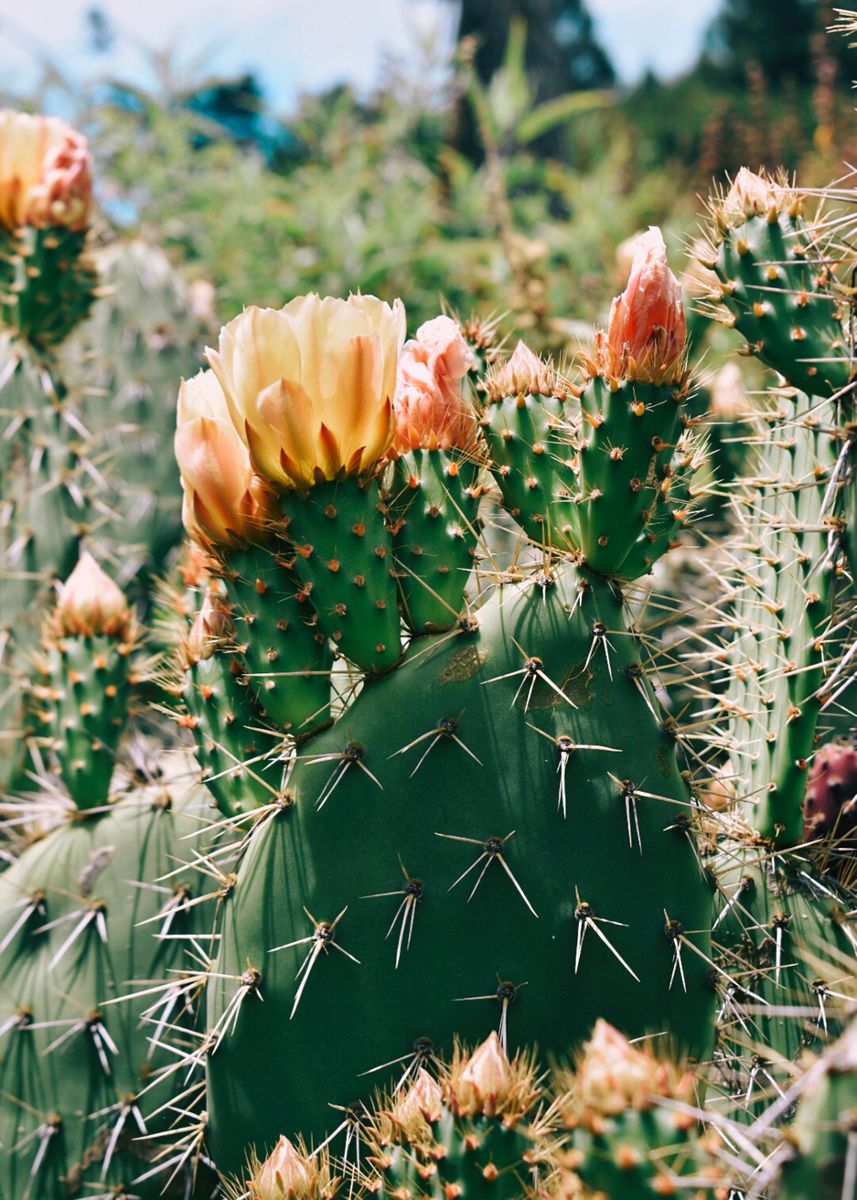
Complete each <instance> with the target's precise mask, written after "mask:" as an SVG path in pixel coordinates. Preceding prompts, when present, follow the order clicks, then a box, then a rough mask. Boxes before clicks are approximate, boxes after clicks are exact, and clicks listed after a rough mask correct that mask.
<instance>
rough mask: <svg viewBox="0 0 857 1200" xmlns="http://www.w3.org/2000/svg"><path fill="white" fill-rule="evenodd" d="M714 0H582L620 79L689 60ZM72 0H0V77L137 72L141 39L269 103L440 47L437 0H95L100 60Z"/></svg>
mask: <svg viewBox="0 0 857 1200" xmlns="http://www.w3.org/2000/svg"><path fill="white" fill-rule="evenodd" d="M718 6H719V0H590V9H591V11H592V13H593V15H594V16H595V18H596V21H597V24H598V29H599V34H600V36H601V38H602V40H603V41H604V43H605V45H606V46H607V47H608V48H609V50H610V53H611V55H612V56H613V60H614V62H615V64H616V66H617V68H618V69H619V72H620V74H621V76H622V77H623V78H624V79H626V80H633V79H635V78H637V77H639V75H640V74H641V73H642V72H643V70H645V68H646V67H648V66H651V67H654V68H655V69H656V70H657V71H658V72H659V73H661V74H664V75H672V74H676V73H678V72H680V71H681V70H683V69H684V68H685V67H686V66H688V65H689V64H690V63H691V62H692V60H693V58H694V56H695V54H696V52H697V50H698V47H699V42H700V37H701V35H702V32H703V30H704V29H705V27H706V25H707V24H708V22H709V21H710V19H711V17H712V15H713V14H714V12H715V11H716V9H717V8H718ZM88 7H90V4H88V3H86V2H85V0H84V2H81V0H26V3H25V4H21V3H20V0H15V2H14V3H13V0H0V84H2V85H3V86H4V87H11V88H19V89H20V90H26V89H27V86H28V84H29V83H31V82H32V80H33V79H34V77H35V71H34V65H33V64H34V61H35V58H36V56H38V55H48V56H50V57H51V58H52V59H53V60H54V61H56V62H57V64H58V65H59V66H60V67H61V69H62V70H64V71H65V72H66V73H68V74H71V75H72V76H89V75H92V74H93V73H103V72H106V71H108V70H109V71H110V72H111V73H121V74H122V75H123V76H128V75H130V76H131V77H132V78H135V79H137V80H139V81H140V82H144V81H145V66H144V65H143V64H144V63H145V61H146V54H145V48H146V47H149V48H152V49H156V50H157V49H162V48H163V47H165V46H172V47H176V48H177V49H178V51H179V54H178V58H179V61H180V62H182V63H184V64H188V65H189V64H190V63H191V62H192V61H193V60H194V59H196V58H197V57H198V58H199V59H200V60H201V61H202V62H204V64H205V66H206V68H207V69H208V70H211V71H220V72H223V73H224V74H235V73H237V72H238V71H243V70H254V71H256V72H257V73H258V75H259V76H260V78H261V79H262V81H263V83H264V85H265V88H266V91H267V94H268V96H269V98H270V99H271V101H272V103H273V104H274V105H275V106H276V107H277V108H280V109H288V107H289V106H290V104H291V102H292V101H293V100H294V97H295V95H296V94H297V93H298V92H299V91H307V90H314V89H316V88H319V87H323V86H325V85H328V84H331V83H334V82H339V81H340V80H343V79H347V80H351V81H353V82H354V83H356V84H357V85H358V86H360V87H365V88H368V87H371V85H372V83H373V82H374V81H375V80H376V79H377V77H378V74H379V71H380V68H381V65H382V63H383V61H384V57H385V55H388V54H390V53H393V54H396V55H398V56H400V57H403V58H405V59H406V60H408V59H410V60H411V61H416V55H415V49H414V48H415V47H416V46H417V45H418V43H419V41H420V39H424V40H428V41H436V42H439V43H441V44H446V43H447V42H448V39H449V38H450V36H451V31H452V29H453V28H454V7H455V6H454V4H451V3H447V2H445V0H233V2H232V3H225V2H224V0H102V3H101V7H102V8H103V9H104V10H105V11H106V12H107V13H108V14H109V16H110V18H111V20H112V21H113V22H114V24H115V25H116V27H117V28H118V29H120V30H121V31H122V34H123V37H122V39H121V42H120V44H119V48H118V49H117V50H115V51H114V52H113V53H112V54H111V56H110V57H109V58H106V59H105V58H94V57H93V56H92V55H91V54H89V53H88V52H87V48H86V38H85V35H84V24H83V16H82V14H83V12H84V11H85V10H86V8H88Z"/></svg>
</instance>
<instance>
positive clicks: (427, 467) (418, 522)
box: [388, 449, 482, 634]
mask: <svg viewBox="0 0 857 1200" xmlns="http://www.w3.org/2000/svg"><path fill="white" fill-rule="evenodd" d="M480 473H481V469H480V465H479V464H478V463H476V462H473V461H470V460H468V459H467V458H465V457H463V456H462V455H461V454H460V453H459V454H455V452H450V451H446V450H440V449H434V450H420V449H416V450H409V451H408V452H407V453H406V454H403V455H401V457H399V458H398V459H397V460H396V462H395V464H394V467H393V481H392V487H391V494H390V499H389V502H388V507H389V512H390V518H391V520H392V522H393V530H394V532H393V546H394V550H395V558H396V571H397V574H398V577H399V594H400V598H401V605H402V612H403V616H404V620H405V624H406V625H407V627H408V629H410V630H411V632H412V633H415V634H421V633H436V632H439V631H442V630H444V629H452V628H453V626H454V625H455V624H456V623H457V621H458V619H459V617H460V616H461V612H462V609H463V607H464V594H465V591H466V589H467V584H468V581H469V579H470V573H471V571H472V569H473V560H474V557H475V555H476V547H477V542H478V538H479V517H478V509H479V498H480V495H481V492H482V489H481V487H480V485H479V482H478V481H479V475H480Z"/></svg>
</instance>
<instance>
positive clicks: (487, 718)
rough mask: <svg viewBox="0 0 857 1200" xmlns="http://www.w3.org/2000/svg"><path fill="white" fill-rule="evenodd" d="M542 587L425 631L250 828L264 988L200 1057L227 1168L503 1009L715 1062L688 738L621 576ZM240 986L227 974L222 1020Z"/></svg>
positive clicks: (240, 884)
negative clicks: (601, 1020)
mask: <svg viewBox="0 0 857 1200" xmlns="http://www.w3.org/2000/svg"><path fill="white" fill-rule="evenodd" d="M529 582H530V581H527V580H525V581H524V583H525V584H527V583H529ZM542 583H543V586H540V587H530V586H522V587H520V588H519V587H517V586H515V585H508V586H507V587H506V588H501V589H499V591H498V592H496V593H495V594H494V596H493V597H492V598H491V599H490V600H489V601H488V602H487V603H486V604H485V605H484V606H483V608H482V609H481V610H480V612H479V615H478V623H477V622H474V621H469V622H467V623H466V625H465V626H464V627H462V629H461V631H460V632H459V633H457V634H441V635H437V636H436V637H425V638H416V639H414V641H413V642H412V643H411V646H410V647H409V649H408V651H407V653H406V656H405V658H404V661H403V663H402V664H401V666H400V667H399V668H398V669H397V670H396V671H394V672H391V673H389V674H387V675H385V676H383V677H381V678H379V679H375V680H370V681H368V682H367V683H366V684H365V685H364V687H363V690H362V691H361V693H360V695H359V696H358V697H357V699H356V700H355V702H354V703H353V705H352V706H351V707H350V708H348V709H347V710H346V712H345V713H344V715H343V716H342V718H341V719H340V720H339V721H338V722H337V723H336V724H335V725H334V726H333V728H332V729H330V730H328V731H326V732H322V733H320V734H318V735H317V736H315V737H314V738H312V739H310V740H309V741H308V742H307V743H306V744H305V745H304V746H302V747H301V748H300V753H299V756H298V761H297V763H296V765H295V769H294V771H293V773H292V775H291V777H290V781H289V786H290V789H291V790H292V792H293V795H294V802H293V803H292V804H291V805H290V806H289V807H288V808H287V809H284V810H283V811H282V812H281V813H279V814H278V815H276V816H275V817H274V818H273V823H267V822H266V824H265V830H266V832H265V834H264V837H251V838H250V839H249V845H248V848H247V850H246V853H245V856H244V857H243V859H242V861H241V863H240V865H239V868H238V879H237V883H236V886H235V888H234V891H233V893H232V895H231V897H230V899H229V901H228V902H227V904H226V907H225V909H224V922H223V926H222V939H221V949H220V961H219V965H218V971H219V972H221V973H222V976H221V977H223V978H225V977H232V976H234V975H236V974H240V972H242V971H245V970H247V969H248V964H249V967H251V968H252V969H253V970H254V971H256V972H258V973H259V975H260V981H259V993H260V996H261V997H262V999H263V1000H264V1003H259V1002H258V1001H257V1000H256V999H254V998H253V997H252V996H250V997H248V998H247V999H246V1000H244V1001H243V1003H242V1006H241V1011H240V1013H239V1014H238V1015H237V1018H236V1020H235V1023H234V1029H233V1031H232V1032H231V1035H230V1036H229V1037H227V1038H224V1039H223V1041H222V1042H221V1044H220V1046H219V1048H218V1049H217V1052H216V1053H215V1054H214V1055H213V1056H211V1058H210V1060H209V1100H208V1111H209V1113H210V1117H211V1129H212V1138H213V1143H212V1144H213V1149H214V1154H215V1157H216V1159H217V1161H218V1162H219V1163H220V1165H221V1168H222V1169H224V1170H226V1171H237V1170H240V1168H241V1165H242V1163H243V1160H244V1155H245V1151H246V1148H247V1147H248V1146H250V1145H252V1144H254V1143H255V1145H256V1148H257V1151H258V1152H259V1153H260V1154H261V1153H263V1152H264V1151H266V1150H268V1149H270V1147H271V1146H273V1144H274V1142H275V1141H276V1138H277V1137H278V1136H279V1135H280V1134H281V1133H283V1132H285V1133H286V1134H287V1135H291V1133H293V1132H295V1131H298V1130H299V1131H301V1132H302V1133H303V1134H304V1136H306V1137H312V1138H319V1137H322V1136H323V1135H324V1132H325V1131H326V1130H327V1129H328V1128H329V1123H330V1120H331V1117H330V1108H329V1106H330V1105H331V1104H333V1105H337V1104H339V1105H348V1104H350V1103H351V1102H352V1101H353V1100H355V1099H359V1098H360V1096H361V1095H363V1094H365V1089H366V1087H367V1085H369V1084H377V1085H379V1086H382V1087H383V1086H385V1085H386V1084H387V1083H395V1081H396V1080H397V1079H399V1078H400V1077H401V1075H402V1073H403V1072H404V1071H405V1070H406V1068H407V1067H408V1064H409V1063H416V1065H421V1064H422V1060H423V1058H424V1057H425V1055H426V1054H429V1053H438V1054H441V1055H443V1054H449V1053H450V1052H451V1050H452V1044H453V1039H454V1035H457V1036H459V1037H461V1038H466V1039H469V1040H470V1041H471V1042H473V1041H476V1040H478V1039H479V1038H480V1037H484V1036H485V1033H486V1031H487V1029H490V1028H491V1026H492V1025H493V1024H494V1023H495V1022H496V1023H499V1022H500V1021H501V1020H503V1021H505V1020H506V1018H507V1014H508V1025H509V1038H510V1039H511V1040H512V1041H513V1043H514V1044H516V1045H524V1044H538V1045H539V1047H540V1048H541V1049H542V1050H543V1051H544V1052H545V1053H546V1054H550V1053H564V1052H567V1051H568V1049H569V1047H571V1046H573V1045H575V1044H577V1043H579V1042H580V1041H582V1040H583V1039H584V1038H585V1037H586V1036H587V1035H588V1033H589V1031H590V1030H591V1028H592V1025H593V1023H594V1022H595V1020H596V1019H597V1018H598V1017H600V1016H606V1017H607V1018H608V1019H609V1020H611V1021H612V1022H613V1023H614V1024H616V1025H617V1026H618V1027H619V1028H621V1029H623V1030H625V1031H626V1032H628V1033H629V1034H630V1035H632V1036H640V1035H643V1034H645V1033H646V1032H651V1031H653V1030H661V1029H669V1030H670V1031H671V1033H672V1036H673V1038H674V1039H675V1042H676V1044H677V1045H682V1046H684V1047H686V1048H689V1049H691V1050H693V1052H694V1053H696V1054H698V1055H702V1054H704V1053H705V1052H706V1048H707V1042H708V1037H709V1033H710V1029H711V1025H710V1013H711V1006H712V1002H713V997H714V991H713V988H712V984H711V979H710V976H711V973H712V965H711V959H710V953H711V952H710V948H709V943H708V935H707V929H708V928H709V925H710V915H709V914H710V904H711V890H710V884H709V882H708V881H707V880H706V879H705V878H704V877H703V875H702V873H701V871H700V867H699V864H698V862H697V860H696V858H695V855H694V850H693V847H692V845H691V842H690V840H689V837H688V831H687V825H688V822H687V821H686V820H682V818H683V817H686V816H687V815H688V812H687V810H688V805H689V803H690V798H689V795H688V793H687V791H686V789H685V785H684V782H683V780H682V778H681V776H680V774H679V772H678V769H677V766H676V761H675V742H674V739H673V737H672V735H671V733H670V731H669V729H668V728H666V727H665V725H664V724H663V723H662V722H661V721H660V719H659V718H658V717H657V716H656V715H655V714H656V708H655V705H654V701H653V699H652V693H651V691H650V688H649V685H648V683H647V682H646V680H645V678H644V674H643V670H642V667H641V663H640V646H639V645H638V643H637V641H636V639H635V638H634V637H633V636H632V635H631V634H630V633H629V631H628V629H627V626H626V625H625V623H624V618H623V604H622V598H621V596H620V595H619V593H618V591H617V590H616V589H615V588H614V587H612V586H611V585H609V584H608V583H607V582H605V581H602V580H599V579H598V578H597V577H590V576H587V575H585V574H582V573H579V572H577V571H575V570H574V568H572V567H571V566H567V567H565V568H564V569H563V571H562V572H561V573H560V574H558V575H556V576H555V577H553V576H552V577H551V578H550V579H549V580H548V579H544V580H543V581H542ZM609 922H619V924H610V923H609ZM602 934H603V937H602V936H601V935H602ZM218 978H220V977H218ZM469 997H476V998H478V997H481V999H468V998H469ZM231 1002H234V985H233V984H231V983H228V982H223V983H219V982H217V980H215V981H214V983H213V987H212V988H211V991H210V996H209V1014H210V1017H209V1019H210V1021H211V1022H212V1023H216V1022H217V1021H218V1020H220V1019H221V1016H222V1014H223V1012H224V1011H225V1009H226V1006H228V1005H229V1004H230V1003H231ZM320 1043H321V1044H323V1045H324V1047H325V1050H324V1070H323V1071H322V1070H319V1060H318V1048H319V1045H320ZM432 1048H433V1049H432ZM284 1062H287V1063H288V1064H289V1070H288V1072H285V1073H284V1072H283V1070H282V1069H281V1064H282V1063H284ZM390 1064H393V1065H390Z"/></svg>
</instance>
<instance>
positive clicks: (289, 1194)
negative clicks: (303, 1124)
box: [227, 1136, 341, 1200]
mask: <svg viewBox="0 0 857 1200" xmlns="http://www.w3.org/2000/svg"><path fill="white" fill-rule="evenodd" d="M250 1170H251V1172H252V1174H251V1177H250V1178H249V1179H248V1180H247V1182H246V1185H245V1187H244V1188H243V1189H239V1188H234V1189H227V1195H228V1196H229V1197H232V1196H236V1197H239V1200H333V1197H334V1196H335V1195H336V1193H337V1191H338V1190H339V1184H340V1182H341V1179H340V1177H338V1176H332V1175H331V1173H330V1164H329V1160H328V1157H327V1155H326V1154H325V1153H324V1152H322V1153H320V1154H314V1155H310V1154H307V1153H306V1152H305V1150H304V1148H303V1145H301V1146H300V1148H298V1147H296V1146H293V1145H292V1143H291V1142H290V1141H289V1139H288V1138H287V1137H284V1136H282V1137H280V1140H279V1141H278V1142H277V1144H276V1146H275V1147H274V1149H273V1150H272V1151H271V1153H270V1154H269V1155H268V1157H267V1158H266V1159H265V1160H264V1161H263V1162H259V1160H258V1159H257V1158H255V1156H254V1157H253V1159H252V1161H251V1163H250Z"/></svg>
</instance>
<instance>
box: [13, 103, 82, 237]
mask: <svg viewBox="0 0 857 1200" xmlns="http://www.w3.org/2000/svg"><path fill="white" fill-rule="evenodd" d="M91 203H92V161H91V159H90V155H89V149H88V147H87V142H86V138H85V137H84V136H83V135H82V134H80V133H78V132H77V130H75V129H72V128H71V126H69V125H67V124H66V123H65V122H64V121H60V120H59V119H58V118H56V117H42V116H31V115H29V114H28V113H18V112H12V111H9V110H6V111H3V112H0V224H2V225H5V226H6V228H8V229H19V228H20V227H21V226H23V225H33V226H36V227H38V228H48V227H52V226H63V227H65V228H66V229H71V230H81V229H85V228H86V226H87V224H88V223H89V214H90V207H91Z"/></svg>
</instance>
